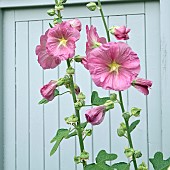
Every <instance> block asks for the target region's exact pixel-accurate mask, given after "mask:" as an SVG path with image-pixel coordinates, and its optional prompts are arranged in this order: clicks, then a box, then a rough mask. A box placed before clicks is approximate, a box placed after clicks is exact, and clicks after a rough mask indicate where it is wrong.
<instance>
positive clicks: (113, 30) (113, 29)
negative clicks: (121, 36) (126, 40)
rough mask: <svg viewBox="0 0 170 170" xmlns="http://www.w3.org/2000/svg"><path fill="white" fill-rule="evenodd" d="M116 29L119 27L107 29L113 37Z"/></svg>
mask: <svg viewBox="0 0 170 170" xmlns="http://www.w3.org/2000/svg"><path fill="white" fill-rule="evenodd" d="M116 28H119V27H118V26H112V27H111V28H109V32H110V33H111V34H113V35H114V33H115V29H116Z"/></svg>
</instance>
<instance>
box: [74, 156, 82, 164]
mask: <svg viewBox="0 0 170 170" xmlns="http://www.w3.org/2000/svg"><path fill="white" fill-rule="evenodd" d="M74 162H75V163H76V164H79V163H81V159H80V156H75V157H74Z"/></svg>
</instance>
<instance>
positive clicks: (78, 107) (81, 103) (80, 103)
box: [74, 99, 85, 110]
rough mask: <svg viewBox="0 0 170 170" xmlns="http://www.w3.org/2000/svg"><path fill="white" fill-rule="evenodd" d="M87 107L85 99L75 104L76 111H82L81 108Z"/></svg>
mask: <svg viewBox="0 0 170 170" xmlns="http://www.w3.org/2000/svg"><path fill="white" fill-rule="evenodd" d="M84 105H85V101H84V100H83V99H79V100H77V102H76V103H74V106H75V108H76V109H78V110H80V108H81V107H83V106H84Z"/></svg>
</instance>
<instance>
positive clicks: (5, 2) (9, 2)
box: [0, 0, 158, 8]
mask: <svg viewBox="0 0 170 170" xmlns="http://www.w3.org/2000/svg"><path fill="white" fill-rule="evenodd" d="M102 1H103V2H113V3H117V2H139V1H143V0H101V2H102ZM145 1H158V0H145ZM88 2H90V1H89V0H68V1H67V4H80V3H88ZM94 2H97V0H95V1H94ZM46 5H54V0H42V1H40V0H37V1H34V0H30V1H29V2H28V1H26V0H23V1H21V0H1V1H0V8H12V7H25V6H27V7H29V6H46Z"/></svg>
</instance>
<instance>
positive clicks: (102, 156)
mask: <svg viewBox="0 0 170 170" xmlns="http://www.w3.org/2000/svg"><path fill="white" fill-rule="evenodd" d="M115 159H117V155H116V154H108V153H107V152H106V151H105V150H101V151H100V152H99V153H98V155H97V158H96V163H101V162H106V161H113V160H115Z"/></svg>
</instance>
